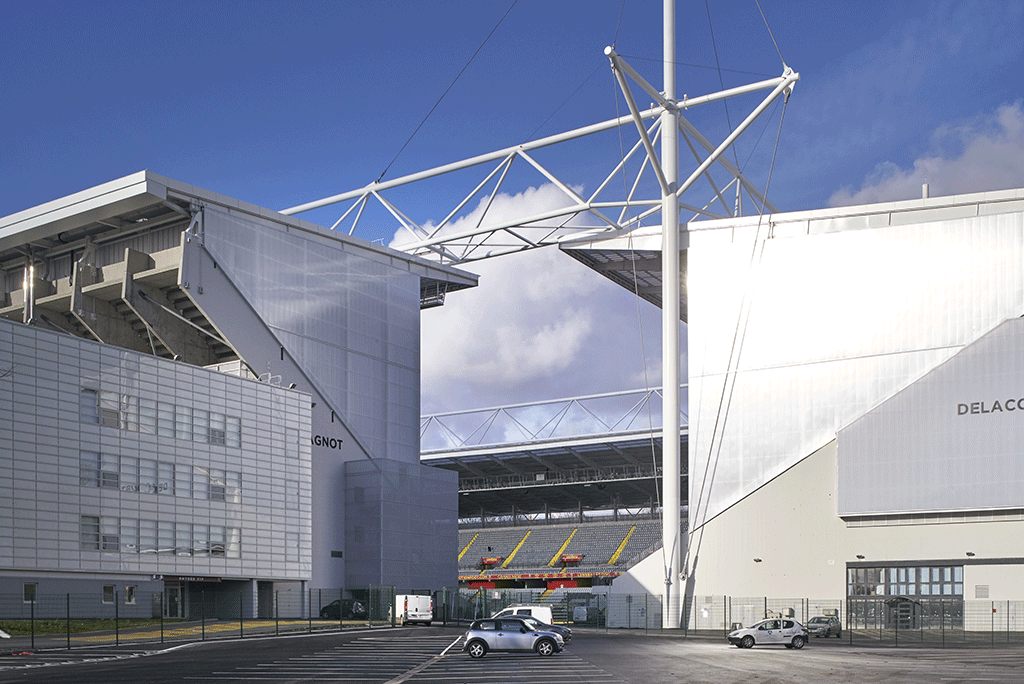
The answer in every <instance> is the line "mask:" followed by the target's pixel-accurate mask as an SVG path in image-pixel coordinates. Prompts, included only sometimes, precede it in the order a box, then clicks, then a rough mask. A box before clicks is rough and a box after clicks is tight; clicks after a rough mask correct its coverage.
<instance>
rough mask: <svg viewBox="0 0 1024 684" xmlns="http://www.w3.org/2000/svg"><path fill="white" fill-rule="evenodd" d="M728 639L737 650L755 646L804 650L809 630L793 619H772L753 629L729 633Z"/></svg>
mask: <svg viewBox="0 0 1024 684" xmlns="http://www.w3.org/2000/svg"><path fill="white" fill-rule="evenodd" d="M728 639H729V643H730V644H732V645H733V646H736V647H737V648H751V647H753V646H754V645H755V644H758V645H761V644H782V645H784V646H785V647H786V648H803V647H804V645H805V644H806V643H807V628H806V627H804V626H803V625H801V624H800V623H799V622H797V621H796V620H793V619H791V618H771V619H769V620H762V621H761V622H758V623H757V624H756V625H754V626H752V627H745V628H741V629H737V630H734V631H732V632H730V633H729V636H728Z"/></svg>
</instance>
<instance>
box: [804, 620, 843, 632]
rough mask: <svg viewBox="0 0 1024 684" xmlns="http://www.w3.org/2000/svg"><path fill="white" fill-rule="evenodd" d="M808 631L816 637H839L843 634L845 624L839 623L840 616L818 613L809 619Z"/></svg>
mask: <svg viewBox="0 0 1024 684" xmlns="http://www.w3.org/2000/svg"><path fill="white" fill-rule="evenodd" d="M807 631H808V632H810V634H811V636H814V637H830V636H834V637H836V638H839V637H841V636H842V632H843V626H842V625H841V624H839V618H837V617H835V616H831V615H818V616H816V617H812V618H811V619H810V620H808V621H807Z"/></svg>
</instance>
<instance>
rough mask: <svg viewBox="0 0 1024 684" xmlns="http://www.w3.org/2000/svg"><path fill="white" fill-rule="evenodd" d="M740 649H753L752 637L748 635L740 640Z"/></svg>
mask: <svg viewBox="0 0 1024 684" xmlns="http://www.w3.org/2000/svg"><path fill="white" fill-rule="evenodd" d="M740 647H741V648H753V647H754V637H752V636H750V635H749V634H748V635H747V636H745V637H743V638H742V639H740Z"/></svg>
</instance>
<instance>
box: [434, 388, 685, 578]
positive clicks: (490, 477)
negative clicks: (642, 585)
mask: <svg viewBox="0 0 1024 684" xmlns="http://www.w3.org/2000/svg"><path fill="white" fill-rule="evenodd" d="M683 391H684V394H685V387H684V388H683ZM684 405H685V404H684ZM660 418H661V407H660V394H659V392H658V391H657V390H633V391H626V392H616V393H610V394H601V395H591V396H587V397H576V398H571V399H558V400H552V401H547V402H540V403H533V404H518V405H514V406H503V407H496V408H487V409H476V410H472V411H464V412H454V413H447V414H438V415H432V416H424V417H423V419H422V424H421V433H422V444H423V450H422V462H423V463H424V464H428V465H432V466H435V467H439V468H444V469H448V470H454V471H456V472H457V473H458V474H459V544H458V548H459V562H458V568H459V584H460V586H462V587H465V588H471V589H481V588H483V589H529V590H534V591H535V590H541V591H542V592H555V591H557V590H559V589H568V588H577V587H578V588H584V587H593V586H601V585H607V584H610V583H611V580H612V579H613V578H615V577H616V576H618V575H620V574H622V573H623V572H625V571H626V570H627V569H628V568H629V567H631V566H632V565H633V564H635V563H636V562H638V561H639V560H642V559H643V558H646V557H647V556H649V555H650V554H652V553H654V552H656V551H657V550H658V549H660V548H661V545H662V525H661V518H662V516H661V503H660V502H661V491H660V482H661V480H660V478H661V474H662V472H661V445H662V437H661V428H660V425H659V424H657V423H660ZM681 422H682V424H683V425H684V426H685V424H686V420H685V416H681ZM680 440H681V449H682V451H683V453H685V449H686V441H687V434H686V428H685V427H684V428H683V429H682V430H681V432H680ZM685 479H686V474H685V472H684V473H683V475H682V480H683V481H682V482H681V489H680V491H683V492H685V491H687V488H686V486H685V484H686V482H685ZM682 520H686V515H685V505H684V513H683V515H682Z"/></svg>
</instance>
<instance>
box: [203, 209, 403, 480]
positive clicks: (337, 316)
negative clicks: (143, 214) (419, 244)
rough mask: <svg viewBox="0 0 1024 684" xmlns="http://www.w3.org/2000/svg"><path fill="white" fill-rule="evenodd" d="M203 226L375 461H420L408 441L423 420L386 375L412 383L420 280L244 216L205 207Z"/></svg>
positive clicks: (362, 252) (386, 260)
mask: <svg viewBox="0 0 1024 684" xmlns="http://www.w3.org/2000/svg"><path fill="white" fill-rule="evenodd" d="M205 230H206V244H207V245H208V247H209V248H210V250H211V252H212V253H213V254H214V255H215V256H216V258H217V260H218V263H219V264H221V265H222V267H223V268H224V271H225V272H226V273H227V274H228V276H229V277H230V279H231V280H232V282H234V283H235V285H236V286H237V287H238V288H239V290H240V291H241V292H242V294H243V295H244V296H245V297H246V298H247V299H248V300H249V302H250V303H251V304H252V306H253V308H254V309H255V310H256V312H257V313H258V314H259V315H260V317H261V318H262V319H263V320H264V321H265V322H266V323H267V324H268V325H269V326H270V327H272V328H273V329H274V332H275V335H277V336H278V338H279V339H280V340H281V341H282V343H283V344H284V345H285V346H286V348H287V349H288V352H289V353H290V354H291V355H292V356H293V357H294V358H295V359H296V361H297V362H298V363H299V364H300V365H301V366H302V368H303V370H304V371H305V372H306V373H307V374H309V376H310V377H312V378H313V379H314V381H315V382H316V383H317V386H318V387H319V388H320V389H321V390H322V391H323V392H325V393H326V394H327V395H328V397H329V398H330V401H331V403H332V408H334V409H335V410H336V411H337V412H338V414H339V416H340V417H341V418H342V420H343V421H345V423H346V425H347V426H348V427H349V429H350V430H352V431H353V433H354V434H355V435H356V436H357V437H358V438H359V440H360V442H361V443H363V444H364V445H365V446H366V447H367V448H368V449H369V450H370V451H371V455H372V456H373V457H375V458H401V459H405V460H410V459H417V460H418V456H419V455H418V453H416V450H413V451H412V453H410V451H409V449H408V448H407V445H409V444H416V443H418V441H417V440H418V435H419V416H418V415H413V414H412V413H410V412H409V411H408V410H407V408H408V404H409V399H408V397H405V396H403V394H404V393H405V392H407V391H408V383H403V384H401V385H399V384H393V383H389V382H388V378H389V377H390V376H391V375H392V374H391V373H389V370H388V369H389V368H391V367H397V368H399V369H402V370H403V371H404V372H406V373H412V374H413V375H414V376H415V377H416V383H415V384H416V385H417V386H418V376H419V365H418V363H419V335H418V330H419V315H420V312H419V277H418V276H416V275H414V274H412V273H409V272H408V271H407V270H404V269H402V268H397V267H395V266H392V265H391V260H390V257H388V256H385V255H381V254H379V253H374V252H372V251H371V250H370V249H364V248H362V247H359V246H356V245H352V244H346V243H342V242H340V241H335V240H332V239H330V238H327V237H323V236H316V235H313V234H310V233H306V232H305V231H301V230H294V229H286V228H285V227H284V226H282V225H281V224H277V223H274V222H271V221H267V220H264V219H258V218H255V217H252V216H248V215H246V216H243V215H235V214H228V213H224V212H221V211H213V210H211V209H208V210H207V213H206V218H205ZM413 331H416V332H413ZM417 391H418V390H417ZM389 417H390V418H391V419H392V421H391V422H390V423H389V421H388V418H389ZM395 417H398V418H399V419H400V420H401V421H402V422H401V423H395V422H394V419H395Z"/></svg>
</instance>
